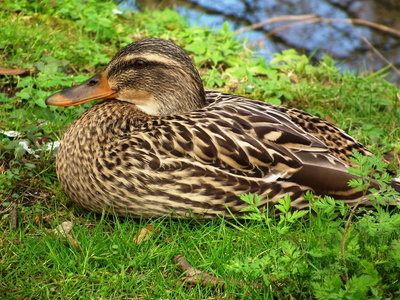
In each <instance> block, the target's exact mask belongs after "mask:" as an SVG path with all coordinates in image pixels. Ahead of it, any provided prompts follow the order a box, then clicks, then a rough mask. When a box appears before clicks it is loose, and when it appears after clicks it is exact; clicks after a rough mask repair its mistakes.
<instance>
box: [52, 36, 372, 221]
mask: <svg viewBox="0 0 400 300" xmlns="http://www.w3.org/2000/svg"><path fill="white" fill-rule="evenodd" d="M93 100H101V101H99V102H97V103H96V104H95V105H93V106H92V107H91V108H89V109H88V110H87V111H86V112H84V113H83V114H82V115H81V116H80V117H79V118H78V119H77V120H75V121H74V122H73V123H72V124H71V125H70V126H69V128H68V129H67V131H66V132H65V134H64V136H63V138H62V140H61V145H60V148H59V150H58V153H57V158H56V172H57V176H58V180H59V182H60V184H61V186H62V188H63V190H64V191H65V193H66V195H67V196H68V197H69V198H70V199H71V200H72V201H74V202H76V203H78V204H79V205H80V206H82V207H83V208H85V209H88V210H90V211H94V212H96V213H102V212H103V211H104V210H108V211H112V212H113V213H114V214H116V215H119V216H128V215H129V216H132V217H143V218H151V217H163V216H168V215H170V216H172V217H173V218H190V217H200V218H215V217H217V216H222V217H241V216H243V215H244V213H243V209H244V208H246V207H247V206H248V204H247V203H246V202H244V201H243V200H242V199H241V198H240V197H239V196H240V195H242V194H257V195H258V196H259V198H260V199H261V201H260V203H259V204H258V206H259V208H262V207H270V206H273V204H274V203H277V201H278V200H279V199H282V198H284V197H285V196H286V195H289V196H290V198H291V207H292V209H295V210H296V209H305V208H307V207H309V202H308V201H307V200H305V193H306V192H307V191H311V192H312V193H313V194H314V195H315V196H330V197H333V198H334V199H336V200H339V201H344V202H345V203H346V204H349V205H355V204H356V203H358V202H359V201H360V199H364V198H363V196H364V195H363V192H362V191H360V190H358V189H356V188H352V187H349V185H348V181H349V180H351V179H354V178H356V176H355V175H352V174H350V173H349V172H348V170H347V168H348V167H349V166H353V165H354V163H353V162H352V161H351V160H350V156H351V155H352V153H353V151H356V152H359V153H361V154H362V155H365V156H370V155H371V152H370V151H369V150H368V149H367V148H366V147H364V146H363V145H362V144H360V143H359V142H358V141H356V140H355V139H354V138H352V137H351V136H350V135H348V134H347V133H345V132H344V131H343V130H341V129H339V128H337V127H336V126H334V125H332V124H331V123H329V122H327V121H325V120H323V119H321V118H319V117H317V116H314V115H311V114H309V113H306V112H304V111H301V110H298V109H296V108H291V107H286V106H279V105H273V104H268V103H266V102H263V101H259V100H254V99H250V98H245V97H242V96H237V95H232V94H227V93H223V92H219V91H212V90H205V89H204V86H203V83H202V79H201V77H200V75H199V72H198V70H197V69H196V67H195V66H194V64H193V62H192V61H191V59H190V57H189V56H188V55H187V54H186V53H185V51H184V50H183V49H181V48H180V47H179V46H177V45H176V44H175V43H173V42H171V41H168V40H164V39H158V38H147V39H142V40H138V41H135V42H133V43H131V44H129V45H127V46H125V47H124V48H122V49H121V50H119V51H118V53H117V54H116V55H115V56H114V57H113V58H112V59H111V61H110V62H109V63H108V65H107V66H106V67H105V69H104V71H102V72H101V73H99V74H96V75H94V76H93V77H91V78H90V79H88V80H87V81H85V82H84V83H82V84H80V85H77V86H74V87H71V88H69V89H66V90H63V91H60V92H58V93H56V94H53V95H51V96H49V97H48V98H47V99H46V103H47V105H53V106H72V105H79V104H82V103H85V102H88V101H93ZM362 201H363V202H365V203H367V202H368V200H365V199H364V200H362Z"/></svg>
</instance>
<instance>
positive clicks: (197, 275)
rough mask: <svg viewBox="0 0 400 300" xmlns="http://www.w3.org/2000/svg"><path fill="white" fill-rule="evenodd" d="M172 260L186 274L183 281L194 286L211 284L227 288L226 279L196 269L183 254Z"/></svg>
mask: <svg viewBox="0 0 400 300" xmlns="http://www.w3.org/2000/svg"><path fill="white" fill-rule="evenodd" d="M172 261H173V262H174V263H175V264H177V265H178V268H179V269H180V270H181V271H182V272H183V273H184V274H185V276H183V277H182V278H181V281H183V282H186V283H189V284H190V285H193V286H194V285H198V284H201V286H203V287H205V286H207V285H211V286H214V287H215V286H221V287H222V288H225V281H224V280H223V279H222V278H218V277H214V276H212V275H211V274H210V273H205V272H203V271H201V270H199V269H195V268H194V267H193V266H192V265H191V264H190V263H189V262H188V261H187V259H186V258H185V257H184V256H183V255H182V254H179V255H177V256H175V257H174V258H173V259H172Z"/></svg>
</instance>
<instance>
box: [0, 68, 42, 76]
mask: <svg viewBox="0 0 400 300" xmlns="http://www.w3.org/2000/svg"><path fill="white" fill-rule="evenodd" d="M32 73H34V69H21V68H15V69H7V68H0V76H4V75H8V76H12V75H29V74H32Z"/></svg>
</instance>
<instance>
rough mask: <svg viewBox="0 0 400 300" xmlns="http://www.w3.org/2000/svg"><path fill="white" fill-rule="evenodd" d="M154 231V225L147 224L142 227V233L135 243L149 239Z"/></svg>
mask: <svg viewBox="0 0 400 300" xmlns="http://www.w3.org/2000/svg"><path fill="white" fill-rule="evenodd" d="M153 231H154V226H152V225H147V226H146V227H144V228H142V230H141V231H140V234H139V235H138V237H137V238H136V240H135V243H136V244H138V245H140V244H141V243H142V242H144V241H147V240H148V239H149V238H150V235H151V233H152V232H153Z"/></svg>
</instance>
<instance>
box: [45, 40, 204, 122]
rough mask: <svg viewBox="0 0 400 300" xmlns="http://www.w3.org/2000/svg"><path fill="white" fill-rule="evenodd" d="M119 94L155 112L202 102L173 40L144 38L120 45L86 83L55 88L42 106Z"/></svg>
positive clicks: (169, 111) (166, 112)
mask: <svg viewBox="0 0 400 300" xmlns="http://www.w3.org/2000/svg"><path fill="white" fill-rule="evenodd" d="M99 99H118V100H121V101H126V102H129V103H132V104H133V105H135V106H137V107H138V108H139V109H140V110H142V111H143V112H145V113H147V114H149V115H154V116H167V115H174V114H181V113H187V112H190V111H193V110H197V109H200V108H202V107H203V106H204V105H205V92H204V88H203V84H202V81H201V78H200V75H199V73H198V71H197V70H196V68H195V66H194V65H193V63H192V61H191V60H190V58H189V57H188V56H187V55H186V53H185V52H184V51H183V50H182V49H181V48H179V47H178V46H177V45H175V44H174V43H172V42H170V41H166V40H162V39H155V38H150V39H144V40H139V41H136V42H134V43H132V44H130V45H128V46H126V47H124V48H122V49H121V50H120V51H119V52H118V53H117V54H116V55H115V56H114V57H113V59H112V60H111V61H110V63H109V64H108V65H107V67H106V68H105V70H104V71H103V72H101V73H99V74H96V75H94V76H93V77H92V78H90V79H89V80H87V81H86V82H84V83H82V84H80V85H78V86H75V87H72V88H69V89H67V90H64V91H61V92H59V93H56V94H54V95H52V96H50V97H48V98H47V99H46V104H47V105H55V106H71V105H78V104H82V103H85V102H88V101H92V100H99Z"/></svg>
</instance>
